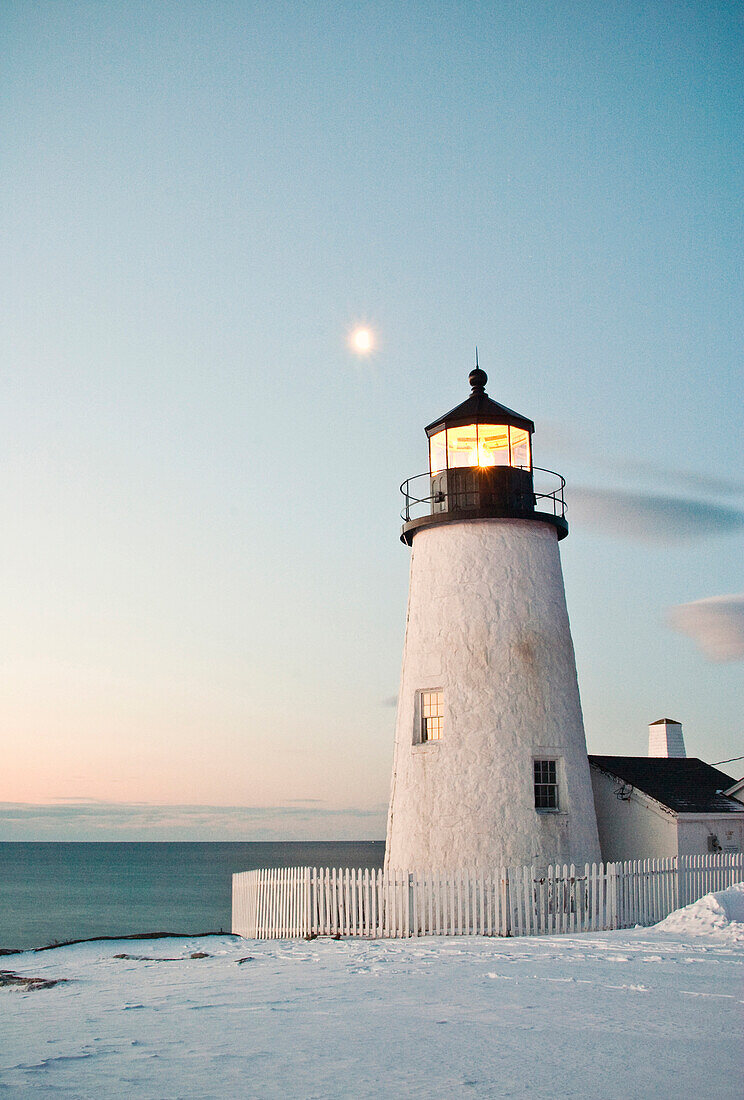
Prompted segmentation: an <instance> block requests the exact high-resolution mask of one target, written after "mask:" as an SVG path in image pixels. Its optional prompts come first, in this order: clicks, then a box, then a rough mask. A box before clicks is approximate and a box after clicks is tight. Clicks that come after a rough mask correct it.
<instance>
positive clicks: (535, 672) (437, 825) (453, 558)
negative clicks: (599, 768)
mask: <svg viewBox="0 0 744 1100" xmlns="http://www.w3.org/2000/svg"><path fill="white" fill-rule="evenodd" d="M435 688H438V689H441V690H442V691H443V692H444V736H443V738H442V740H441V741H439V742H428V743H424V744H416V743H415V741H416V740H417V737H418V724H419V719H418V714H417V702H416V699H417V693H418V692H420V691H422V690H427V689H435ZM535 757H545V758H555V759H556V760H557V761H558V780H559V790H560V808H559V812H558V813H538V812H537V811H536V810H535V806H534V788H533V767H532V762H533V759H534V758H535ZM599 858H600V853H599V840H598V836H597V822H596V817H595V810H594V800H593V797H592V786H591V780H590V775H589V763H588V759H587V751H586V740H585V736H584V724H583V719H582V714H581V702H580V699H579V688H578V683H577V679H576V664H575V659H574V650H573V643H572V641H571V633H570V629H569V623H568V612H567V610H566V597H565V592H564V587H563V574H562V571H561V563H560V556H559V552H558V540H557V537H556V532H555V529H554V528H553V527H552V526H551V525H550V524H547V523H541V522H539V521H532V520H510V519H486V520H470V521H466V522H461V523H450V524H445V525H442V526H439V527H428V528H424V529H423V530H420V531H418V532H417V533H416V535H415V536H414V539H413V546H412V550H411V576H410V586H409V596H408V615H407V621H406V639H405V646H404V652H403V671H402V676H401V685H400V695H399V699H398V715H397V722H396V733H395V754H394V762H393V777H392V787H391V796H390V810H389V815H388V832H387V848H386V866H387V867H388V868H391V869H392V868H397V869H401V870H402V869H409V870H413V869H426V868H431V867H436V868H439V869H447V868H455V867H472V868H487V867H491V868H492V867H498V866H501V865H507V866H514V865H523V864H531V863H535V864H537V865H543V866H544V865H546V864H550V863H554V862H561V863H564V862H565V863H571V862H574V863H577V864H579V863H581V864H583V863H584V862H586V861H590V862H591V861H594V860H599Z"/></svg>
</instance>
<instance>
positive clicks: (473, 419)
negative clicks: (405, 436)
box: [426, 367, 535, 436]
mask: <svg viewBox="0 0 744 1100" xmlns="http://www.w3.org/2000/svg"><path fill="white" fill-rule="evenodd" d="M469 381H470V385H471V386H472V392H471V394H470V397H468V398H467V400H466V401H463V403H462V404H461V405H457V406H456V407H455V408H454V409H450V411H449V412H448V413H445V415H444V416H440V417H439V418H438V419H437V420H434V421H432V423H431V424H427V426H426V434H427V436H432V435H436V433H437V432H441V431H442V429H443V428H458V427H460V426H461V425H463V424H511V425H513V426H514V427H515V428H524V429H525V430H526V431H528V432H530V434H531V433H532V432H534V430H535V425H534V424H533V423H532V421H531V420H528V419H527V417H526V416H520V415H519V413H517V412H514V410H513V409H507V407H506V405H500V404H499V403H498V401H492V400H491V398H490V397H489V396H488V394H487V393H486V390H485V386H486V382H487V381H488V375H487V374H486V372H485V371H484V370H481V369H480V367H476V368H475V370H471V372H470V376H469Z"/></svg>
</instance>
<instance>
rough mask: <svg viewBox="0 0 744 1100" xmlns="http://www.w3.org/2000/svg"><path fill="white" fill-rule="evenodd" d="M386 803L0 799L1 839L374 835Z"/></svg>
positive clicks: (179, 838) (253, 837)
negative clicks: (334, 804)
mask: <svg viewBox="0 0 744 1100" xmlns="http://www.w3.org/2000/svg"><path fill="white" fill-rule="evenodd" d="M384 814H385V807H382V806H376V807H372V808H367V807H353V806H352V807H332V806H328V805H326V804H324V803H322V802H320V801H318V802H315V803H313V802H312V801H311V800H308V801H307V802H302V803H300V802H287V803H284V804H282V805H276V806H198V805H197V806H195V805H188V804H185V805H165V806H163V805H150V804H148V803H140V802H102V801H95V800H92V799H86V798H81V799H79V800H77V801H73V800H71V799H60V800H59V801H58V802H51V803H39V804H37V803H31V802H0V839H28V838H41V839H46V838H52V839H55V840H66V839H78V838H84V839H93V840H95V839H111V840H117V839H122V840H125V839H138V840H181V839H183V840H195V839H200V838H204V839H225V840H228V839H241V840H288V839H294V838H297V837H302V838H307V839H333V838H335V837H337V836H338V835H339V834H346V833H349V832H351V833H354V834H355V835H357V834H359V833H360V831H361V830H363V831H364V833H365V834H367V835H369V836H374V835H376V834H377V833H378V832H379V831H380V828H381V827H382V823H383V822H384Z"/></svg>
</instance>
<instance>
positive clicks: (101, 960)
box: [0, 886, 744, 1100]
mask: <svg viewBox="0 0 744 1100" xmlns="http://www.w3.org/2000/svg"><path fill="white" fill-rule="evenodd" d="M741 921H744V886H741V887H739V888H732V889H731V890H729V891H725V892H724V893H722V894H718V895H709V896H708V898H704V899H702V900H701V901H700V902H696V903H695V905H694V906H690V907H688V909H687V910H682V911H680V912H678V913H676V914H672V916H671V917H669V918H667V921H666V922H664V926H663V927H659V928H656V929H636V930H634V931H631V932H612V933H602V934H589V935H583V936H555V937H540V938H531V939H528V938H524V939H508V940H503V939H501V940H498V939H481V938H472V939H469V938H457V939H455V938H450V939H420V940H392V941H391V940H378V941H372V942H370V941H358V940H357V941H350V940H346V941H344V940H341V941H331V940H314V941H312V942H286V941H283V942H261V943H257V942H255V941H246V940H240V939H237V938H235V937H231V936H208V937H202V938H199V939H189V940H186V939H176V938H170V939H163V940H154V941H141V940H140V941H134V940H107V941H104V942H100V943H85V944H78V945H75V946H72V947H63V948H58V949H55V950H52V951H45V952H40V953H38V952H37V953H34V952H25V953H23V954H21V955H11V956H7V957H5V958H0V968H3V969H4V970H6V971H12V972H13V973H14V974H15V975H20V976H22V977H29V978H41V979H46V980H48V981H54V980H57V979H65V980H64V982H60V984H57V985H54V986H46V987H44V986H41V987H37V988H29V987H27V986H25V985H22V984H19V983H18V982H16V981H15V980H13V979H9V984H5V985H4V986H3V987H2V988H0V1021H1V1022H0V1094H3V1095H7V1096H9V1097H13V1098H14V1100H15V1098H23V1097H38V1096H46V1095H53V1096H66V1097H75V1098H84V1097H85V1098H87V1097H91V1098H92V1097H95V1098H96V1100H102V1098H109V1097H135V1098H144V1097H148V1098H150V1097H152V1098H159V1100H160V1098H171V1097H173V1098H176V1097H178V1098H181V1097H184V1098H185V1097H200V1098H206V1097H215V1098H220V1100H223V1098H230V1097H241V1098H242V1097H282V1098H284V1097H323V1098H325V1097H347V1096H349V1097H402V1098H406V1097H427V1098H431V1097H448V1098H449V1097H460V1096H473V1097H507V1096H515V1097H523V1096H529V1097H546V1098H548V1097H549V1098H551V1100H555V1098H564V1097H592V1098H596V1097H600V1098H602V1100H614V1098H617V1100H620V1098H621V1097H622V1098H623V1100H625V1098H627V1097H633V1096H636V1097H642V1098H643V1100H650V1098H656V1097H659V1098H664V1100H668V1098H669V1097H679V1098H687V1097H695V1098H696V1100H700V1098H707V1097H711V1098H713V1097H715V1098H716V1100H726V1098H728V1097H731V1098H734V1097H735V1098H736V1100H740V1098H741V1095H742V1076H741V1072H742V1064H741V1050H742V1046H741V1035H742V1031H741V1026H742V1003H744V983H743V981H742V979H743V978H744V923H741Z"/></svg>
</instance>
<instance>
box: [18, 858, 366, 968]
mask: <svg viewBox="0 0 744 1100" xmlns="http://www.w3.org/2000/svg"><path fill="white" fill-rule="evenodd" d="M384 855H385V843H384V841H365V842H358V843H357V842H342V841H336V842H329V843H320V842H318V843H316V842H311V841H308V842H306V843H283V844H268V843H255V844H243V843H232V844H223V843H204V844H196V843H195V844H183V843H178V844H147V843H140V844H105V843H97V844H82V843H81V844H51V843H49V844H33V843H11V842H7V843H0V948H3V947H5V948H10V947H22V948H26V947H41V946H43V945H45V944H49V943H53V942H55V941H56V942H61V941H63V940H76V939H84V938H86V937H88V936H127V935H132V934H133V933H137V932H186V933H189V934H195V933H200V932H219V931H220V930H221V929H222V930H224V931H226V932H228V931H229V930H230V902H231V895H230V891H231V876H232V874H233V872H235V871H248V870H250V869H251V868H253V867H297V866H310V867H320V866H323V867H382V862H383V858H384Z"/></svg>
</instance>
